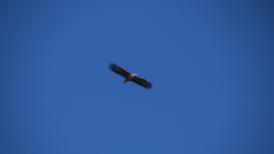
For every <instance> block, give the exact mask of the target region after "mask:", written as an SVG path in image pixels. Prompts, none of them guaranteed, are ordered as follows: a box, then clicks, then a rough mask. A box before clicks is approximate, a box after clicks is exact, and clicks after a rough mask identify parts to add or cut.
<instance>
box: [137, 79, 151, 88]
mask: <svg viewBox="0 0 274 154" xmlns="http://www.w3.org/2000/svg"><path fill="white" fill-rule="evenodd" d="M132 81H133V82H135V83H137V84H138V85H141V86H143V87H145V88H147V89H149V88H151V87H152V85H151V83H149V82H148V81H147V80H145V79H144V78H140V77H135V78H134V79H133V80H132Z"/></svg>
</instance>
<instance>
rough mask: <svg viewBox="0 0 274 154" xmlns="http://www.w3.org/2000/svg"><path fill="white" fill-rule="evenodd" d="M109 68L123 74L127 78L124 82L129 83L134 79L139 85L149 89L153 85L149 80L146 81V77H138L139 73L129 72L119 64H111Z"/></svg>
mask: <svg viewBox="0 0 274 154" xmlns="http://www.w3.org/2000/svg"><path fill="white" fill-rule="evenodd" d="M109 68H110V69H111V70H112V71H113V72H115V73H117V74H119V75H121V76H123V77H124V78H125V80H124V81H123V83H127V82H129V81H133V82H135V83H137V84H138V85H140V86H143V87H145V88H147V89H149V88H151V87H152V85H151V83H149V82H148V81H146V80H145V79H144V78H141V77H138V75H137V74H133V73H129V72H128V71H126V70H125V69H123V68H121V67H120V66H118V65H115V64H110V65H109Z"/></svg>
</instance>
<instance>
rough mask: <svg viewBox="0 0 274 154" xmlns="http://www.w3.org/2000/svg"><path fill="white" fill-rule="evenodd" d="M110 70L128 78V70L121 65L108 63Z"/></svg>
mask: <svg viewBox="0 0 274 154" xmlns="http://www.w3.org/2000/svg"><path fill="white" fill-rule="evenodd" d="M109 68H110V70H112V71H113V72H115V73H117V74H119V75H121V76H123V77H125V78H128V76H129V75H130V73H129V72H128V71H126V70H125V69H123V68H122V67H120V66H118V65H116V64H110V65H109Z"/></svg>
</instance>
